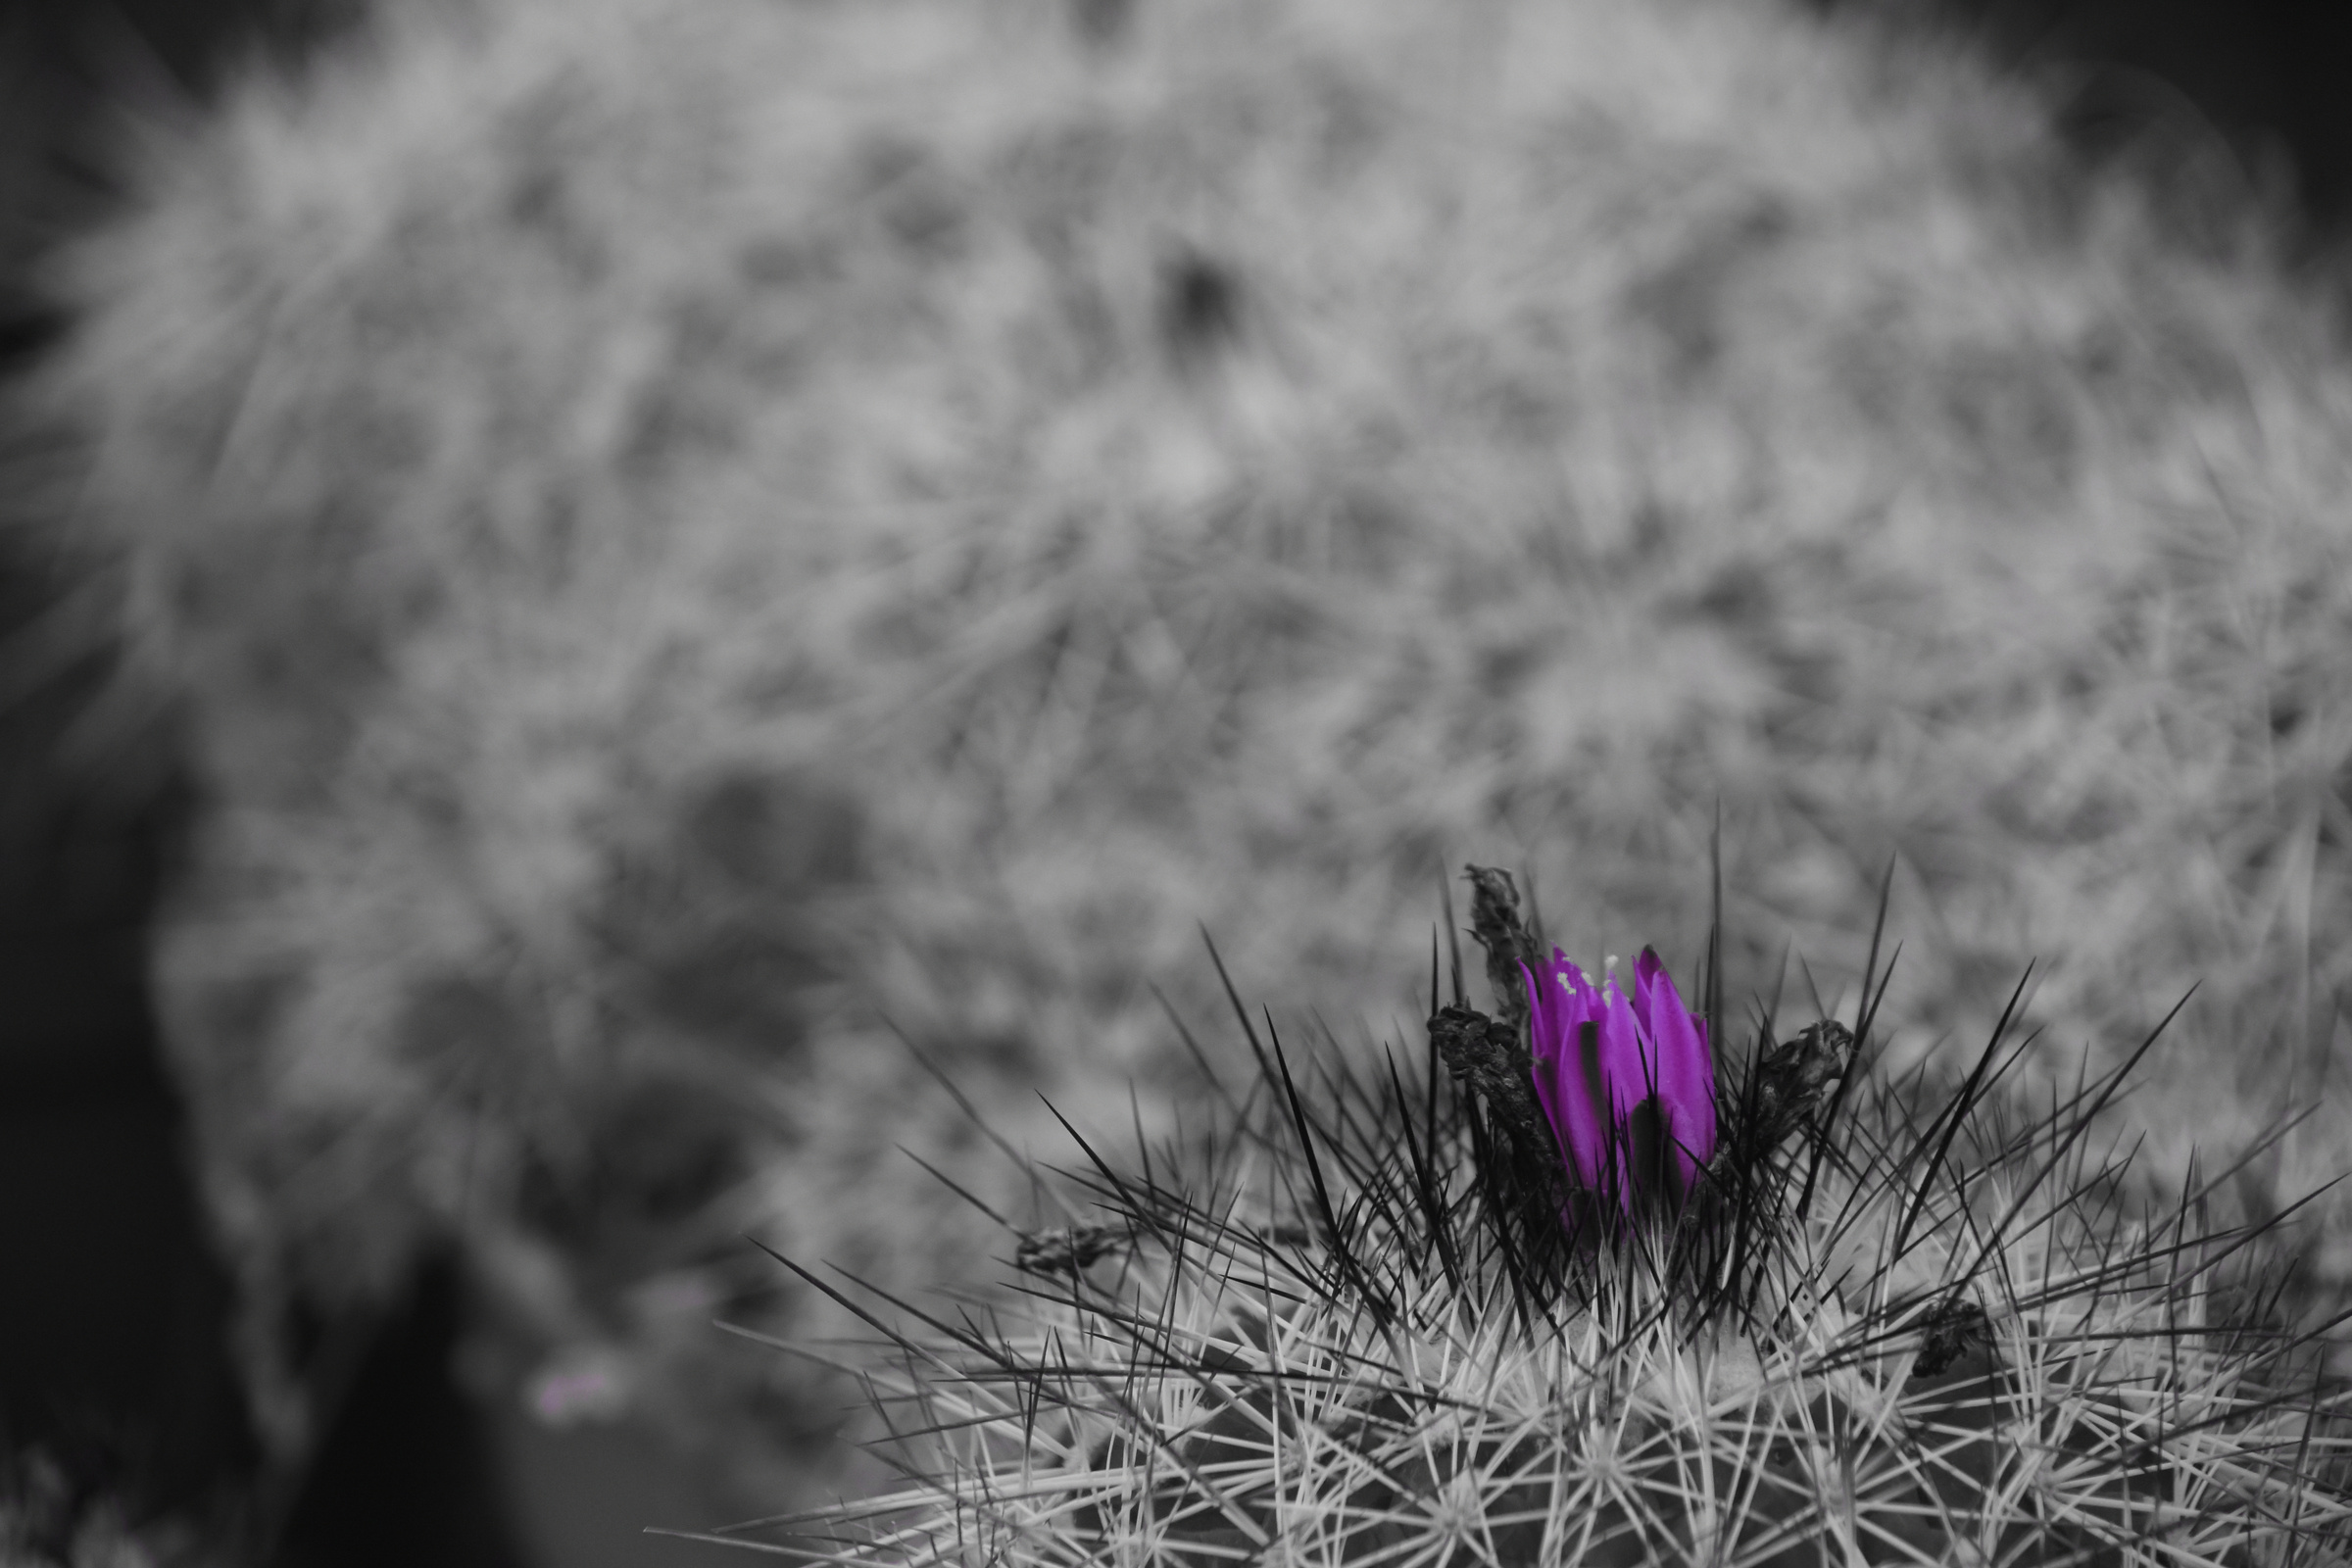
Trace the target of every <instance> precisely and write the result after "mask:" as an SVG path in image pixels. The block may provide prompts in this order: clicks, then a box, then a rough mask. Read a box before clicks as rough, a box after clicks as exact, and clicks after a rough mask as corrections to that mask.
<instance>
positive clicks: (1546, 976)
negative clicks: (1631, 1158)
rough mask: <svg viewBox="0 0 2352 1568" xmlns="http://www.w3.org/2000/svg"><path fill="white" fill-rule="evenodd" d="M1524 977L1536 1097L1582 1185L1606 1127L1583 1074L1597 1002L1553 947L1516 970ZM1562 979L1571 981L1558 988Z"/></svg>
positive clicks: (1592, 1170)
mask: <svg viewBox="0 0 2352 1568" xmlns="http://www.w3.org/2000/svg"><path fill="white" fill-rule="evenodd" d="M1521 972H1522V973H1523V974H1524V975H1525V977H1526V979H1527V996H1528V1015H1529V1031H1528V1032H1529V1035H1530V1036H1531V1040H1530V1045H1531V1049H1532V1051H1533V1054H1534V1055H1535V1058H1536V1059H1535V1074H1534V1076H1535V1080H1536V1099H1537V1102H1538V1103H1540V1104H1541V1105H1542V1106H1543V1107H1544V1116H1545V1117H1546V1118H1548V1119H1549V1120H1550V1122H1551V1130H1552V1132H1553V1134H1554V1135H1555V1136H1556V1137H1557V1138H1558V1139H1559V1141H1560V1148H1561V1151H1562V1152H1563V1153H1564V1154H1565V1155H1566V1156H1567V1163H1568V1167H1569V1169H1570V1171H1571V1172H1572V1173H1573V1174H1574V1175H1575V1176H1576V1177H1577V1179H1578V1180H1579V1181H1581V1182H1583V1183H1584V1184H1585V1185H1586V1186H1588V1187H1589V1186H1591V1185H1593V1182H1594V1181H1595V1180H1597V1179H1598V1177H1599V1173H1600V1160H1601V1152H1602V1150H1603V1149H1604V1148H1605V1147H1606V1143H1607V1135H1606V1127H1607V1123H1606V1121H1605V1120H1604V1119H1603V1117H1604V1113H1603V1111H1602V1109H1601V1107H1600V1106H1599V1105H1598V1104H1596V1103H1594V1102H1593V1094H1592V1091H1591V1088H1590V1084H1589V1079H1588V1075H1587V1073H1586V1070H1585V1062H1584V1051H1583V1045H1582V1035H1583V1032H1584V1028H1585V1026H1586V1025H1587V1024H1588V1023H1591V1022H1593V1017H1594V1014H1595V1012H1596V1010H1597V1003H1598V1001H1599V999H1598V998H1597V997H1595V996H1594V995H1593V991H1592V990H1591V988H1590V987H1589V986H1587V985H1585V984H1584V983H1583V982H1584V971H1583V970H1581V969H1579V968H1577V966H1576V965H1575V964H1573V963H1570V962H1569V961H1568V959H1567V956H1566V955H1564V954H1562V953H1560V952H1559V951H1558V950H1557V949H1554V950H1553V952H1552V961H1551V962H1550V963H1549V964H1546V965H1545V966H1544V968H1543V969H1541V970H1534V969H1528V968H1526V967H1525V966H1524V965H1522V966H1521ZM1563 975H1565V976H1566V977H1568V978H1570V979H1572V980H1573V981H1575V982H1576V985H1575V986H1574V988H1573V989H1572V988H1571V987H1569V986H1565V985H1562V984H1561V983H1560V982H1561V979H1562V977H1563Z"/></svg>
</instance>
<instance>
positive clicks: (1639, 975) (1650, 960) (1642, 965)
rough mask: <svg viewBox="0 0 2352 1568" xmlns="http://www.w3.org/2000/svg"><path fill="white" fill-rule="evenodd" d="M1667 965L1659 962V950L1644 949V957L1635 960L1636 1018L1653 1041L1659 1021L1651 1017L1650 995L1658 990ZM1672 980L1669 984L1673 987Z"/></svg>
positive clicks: (1643, 1031) (1644, 1032)
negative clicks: (1659, 979) (1659, 980)
mask: <svg viewBox="0 0 2352 1568" xmlns="http://www.w3.org/2000/svg"><path fill="white" fill-rule="evenodd" d="M1665 972H1666V965H1664V964H1663V963H1660V962H1659V961H1658V950H1657V949H1655V948H1643V949H1642V956H1641V957H1639V958H1637V959H1635V960H1634V1016H1635V1017H1636V1018H1638V1019H1640V1020H1641V1023H1642V1033H1643V1034H1646V1035H1648V1036H1650V1037H1651V1038H1652V1039H1655V1038H1656V1037H1657V1032H1658V1028H1657V1021H1656V1020H1655V1019H1654V1018H1652V1017H1651V1016H1650V1010H1649V1008H1650V1002H1649V998H1650V993H1651V992H1652V991H1654V990H1655V989H1656V988H1657V983H1658V977H1659V976H1660V975H1662V974H1664V973H1665ZM1673 983H1674V982H1672V981H1671V980H1670V981H1668V982H1667V984H1668V985H1670V986H1671V985H1672V984H1673Z"/></svg>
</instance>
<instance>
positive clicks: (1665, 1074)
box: [1649, 970, 1716, 1182]
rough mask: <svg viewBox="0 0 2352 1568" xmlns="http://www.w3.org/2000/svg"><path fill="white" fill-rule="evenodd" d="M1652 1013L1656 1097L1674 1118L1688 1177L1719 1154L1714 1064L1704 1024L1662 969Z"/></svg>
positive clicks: (1653, 994) (1655, 985)
mask: <svg viewBox="0 0 2352 1568" xmlns="http://www.w3.org/2000/svg"><path fill="white" fill-rule="evenodd" d="M1649 1015H1650V1020H1651V1023H1652V1025H1653V1028H1654V1034H1653V1039H1654V1041H1655V1044H1656V1049H1657V1074H1658V1103H1660V1104H1661V1105H1662V1106H1664V1107H1665V1108H1666V1110H1667V1111H1668V1112H1669V1113H1670V1114H1671V1116H1672V1117H1673V1121H1674V1138H1675V1142H1676V1144H1677V1145H1678V1146H1679V1147H1680V1150H1681V1157H1682V1164H1683V1166H1684V1170H1683V1175H1684V1177H1685V1179H1686V1182H1688V1180H1689V1178H1690V1177H1691V1175H1692V1174H1693V1172H1694V1171H1695V1170H1696V1168H1697V1167H1698V1166H1699V1165H1701V1164H1704V1163H1705V1162H1706V1161H1707V1160H1708V1159H1710V1158H1712V1157H1713V1155H1714V1153H1715V1137H1716V1125H1715V1064H1714V1061H1713V1059H1712V1058H1711V1057H1710V1056H1709V1054H1708V1052H1707V1036H1706V1027H1705V1025H1703V1024H1702V1023H1700V1022H1699V1021H1698V1020H1697V1019H1696V1018H1693V1017H1691V1010H1690V1008H1688V1007H1687V1006H1685V1005H1683V998H1682V994H1681V993H1680V992H1678V991H1677V990H1675V987H1674V981H1673V979H1672V978H1670V977H1669V976H1668V975H1667V974H1666V973H1665V972H1664V971H1663V970H1660V971H1659V972H1658V974H1657V977H1656V980H1655V981H1654V983H1653V984H1652V986H1651V988H1650V1003H1649Z"/></svg>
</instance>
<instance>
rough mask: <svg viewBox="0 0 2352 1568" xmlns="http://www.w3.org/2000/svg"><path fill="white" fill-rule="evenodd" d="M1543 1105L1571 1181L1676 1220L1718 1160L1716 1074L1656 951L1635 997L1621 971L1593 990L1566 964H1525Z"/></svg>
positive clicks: (1702, 1035) (1639, 975) (1641, 968)
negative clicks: (1641, 1202) (1659, 1205)
mask: <svg viewBox="0 0 2352 1568" xmlns="http://www.w3.org/2000/svg"><path fill="white" fill-rule="evenodd" d="M1522 973H1523V975H1524V977H1525V980H1526V984H1527V998H1528V1005H1529V1023H1528V1027H1529V1031H1530V1035H1531V1038H1532V1046H1533V1051H1534V1055H1535V1078H1536V1096H1537V1099H1538V1100H1539V1101H1541V1102H1542V1103H1543V1106H1544V1115H1545V1117H1546V1118H1548V1119H1549V1121H1550V1122H1551V1126H1552V1130H1553V1131H1554V1132H1555V1133H1557V1134H1558V1135H1559V1141H1560V1148H1561V1151H1562V1153H1563V1155H1564V1156H1565V1158H1566V1161H1567V1165H1568V1170H1569V1174H1570V1175H1571V1176H1572V1177H1573V1178H1574V1179H1575V1180H1576V1182H1577V1183H1578V1184H1579V1185H1580V1186H1582V1187H1583V1188H1585V1189H1587V1190H1588V1191H1600V1192H1611V1191H1613V1192H1614V1193H1615V1194H1616V1195H1617V1197H1618V1199H1619V1201H1620V1202H1621V1204H1622V1205H1623V1206H1624V1207H1625V1209H1626V1210H1627V1211H1628V1212H1629V1213H1630V1212H1631V1211H1632V1209H1633V1206H1634V1202H1635V1199H1636V1198H1637V1196H1644V1195H1647V1196H1656V1197H1662V1198H1664V1199H1665V1200H1666V1203H1667V1207H1668V1210H1669V1211H1670V1212H1672V1211H1679V1210H1680V1208H1681V1207H1682V1203H1683V1200H1684V1199H1685V1198H1686V1197H1688V1196H1689V1194H1690V1193H1691V1188H1692V1186H1693V1185H1694V1184H1695V1182H1696V1180H1697V1175H1698V1169H1699V1167H1700V1166H1702V1165H1704V1164H1705V1163H1706V1162H1707V1161H1708V1160H1710V1159H1712V1158H1713V1157H1714V1155H1715V1137H1716V1122H1715V1066H1714V1059H1713V1057H1712V1056H1711V1055H1710V1054H1709V1052H1708V1048H1707V1030H1706V1025H1705V1024H1704V1023H1703V1022H1702V1021H1700V1020H1699V1019H1696V1018H1693V1017H1692V1016H1691V1010H1690V1008H1688V1007H1687V1006H1685V1005H1683V999H1682V995H1681V993H1680V992H1678V991H1676V990H1675V986H1674V980H1673V978H1672V977H1671V976H1669V975H1668V974H1667V973H1666V966H1665V965H1664V964H1663V963H1661V962H1660V961H1659V960H1658V956H1657V953H1656V951H1655V950H1654V949H1650V948H1644V949H1642V956H1641V959H1640V960H1639V961H1638V962H1637V963H1636V964H1635V966H1634V994H1633V996H1632V997H1631V998H1628V997H1627V996H1626V994H1625V992H1624V991H1623V990H1622V989H1621V988H1620V987H1619V985H1618V984H1617V976H1616V973H1615V971H1614V968H1613V966H1612V968H1611V969H1610V972H1608V973H1607V974H1606V975H1604V976H1603V978H1602V980H1601V981H1600V983H1599V984H1597V985H1595V984H1594V983H1593V981H1591V980H1590V979H1588V978H1587V977H1586V975H1585V971H1584V970H1583V969H1581V968H1579V967H1578V966H1577V965H1576V964H1575V962H1573V961H1572V960H1571V959H1570V958H1569V957H1568V956H1567V955H1566V954H1564V953H1562V952H1560V950H1559V949H1557V948H1554V949H1553V950H1552V954H1551V958H1550V960H1549V961H1548V962H1546V963H1544V964H1543V965H1542V966H1541V967H1540V968H1538V967H1529V966H1526V965H1522Z"/></svg>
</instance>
